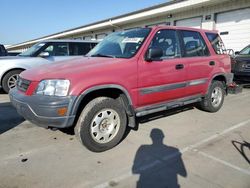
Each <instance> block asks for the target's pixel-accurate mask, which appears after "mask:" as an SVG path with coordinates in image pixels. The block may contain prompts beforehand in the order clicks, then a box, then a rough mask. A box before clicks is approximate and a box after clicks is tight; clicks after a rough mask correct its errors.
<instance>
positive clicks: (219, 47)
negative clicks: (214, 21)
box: [206, 33, 227, 54]
mask: <svg viewBox="0 0 250 188" xmlns="http://www.w3.org/2000/svg"><path fill="white" fill-rule="evenodd" d="M206 35H207V38H208V40H209V41H210V43H211V45H212V47H213V49H214V51H215V53H216V54H226V52H227V51H226V48H225V46H224V44H223V42H222V40H221V38H220V36H219V35H218V34H217V33H206Z"/></svg>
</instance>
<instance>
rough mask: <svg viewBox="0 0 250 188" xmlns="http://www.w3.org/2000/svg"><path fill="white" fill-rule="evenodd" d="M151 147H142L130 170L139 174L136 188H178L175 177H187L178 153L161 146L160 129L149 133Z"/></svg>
mask: <svg viewBox="0 0 250 188" xmlns="http://www.w3.org/2000/svg"><path fill="white" fill-rule="evenodd" d="M150 137H151V139H152V142H153V143H152V145H142V146H140V148H139V149H138V150H137V152H136V156H135V159H134V164H133V168H132V172H133V174H139V175H140V177H139V180H138V182H137V188H147V187H150V188H152V187H154V188H158V187H164V188H166V187H168V188H178V187H180V186H179V184H178V178H177V175H181V176H183V177H186V176H187V172H186V168H185V166H184V163H183V161H182V157H181V153H180V151H179V150H178V149H177V148H175V147H171V146H167V145H164V144H163V139H164V134H163V132H162V131H161V130H160V129H153V130H152V131H151V133H150Z"/></svg>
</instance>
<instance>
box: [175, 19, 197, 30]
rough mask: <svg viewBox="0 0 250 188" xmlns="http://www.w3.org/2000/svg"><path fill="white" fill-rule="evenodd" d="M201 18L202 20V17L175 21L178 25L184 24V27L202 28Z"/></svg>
mask: <svg viewBox="0 0 250 188" xmlns="http://www.w3.org/2000/svg"><path fill="white" fill-rule="evenodd" d="M201 20H202V17H196V18H188V19H184V20H177V21H176V22H175V25H176V26H183V27H193V28H201Z"/></svg>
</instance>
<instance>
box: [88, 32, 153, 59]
mask: <svg viewBox="0 0 250 188" xmlns="http://www.w3.org/2000/svg"><path fill="white" fill-rule="evenodd" d="M150 30H151V29H149V28H140V29H132V30H127V31H121V32H116V33H112V34H110V35H108V36H107V37H106V38H104V40H103V41H102V42H100V43H99V44H98V45H97V46H96V47H95V48H94V49H93V50H91V51H90V52H89V53H88V54H87V56H91V57H111V58H130V57H132V56H134V55H135V54H136V53H137V51H138V50H139V48H140V47H141V45H142V43H143V42H144V40H145V39H146V37H147V36H148V34H149V32H150Z"/></svg>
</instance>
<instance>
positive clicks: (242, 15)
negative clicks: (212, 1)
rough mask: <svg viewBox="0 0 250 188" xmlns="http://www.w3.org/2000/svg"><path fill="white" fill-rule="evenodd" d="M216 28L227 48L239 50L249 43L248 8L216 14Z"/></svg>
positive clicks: (249, 12) (249, 15)
mask: <svg viewBox="0 0 250 188" xmlns="http://www.w3.org/2000/svg"><path fill="white" fill-rule="evenodd" d="M216 29H217V30H219V32H220V34H221V38H222V40H223V41H224V43H225V46H226V48H227V49H233V50H234V51H239V50H241V49H242V48H244V47H245V46H247V45H249V44H250V8H248V9H241V10H236V11H230V12H225V13H219V14H217V16H216Z"/></svg>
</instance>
